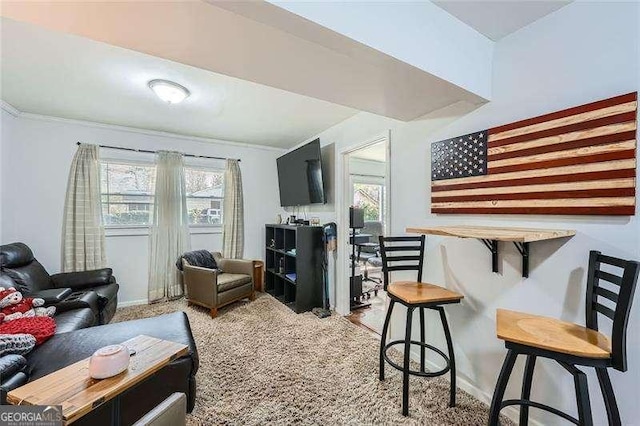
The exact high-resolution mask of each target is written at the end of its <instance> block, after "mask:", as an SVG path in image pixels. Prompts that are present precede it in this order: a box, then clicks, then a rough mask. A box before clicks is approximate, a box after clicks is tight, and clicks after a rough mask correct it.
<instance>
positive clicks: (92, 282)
mask: <svg viewBox="0 0 640 426" xmlns="http://www.w3.org/2000/svg"><path fill="white" fill-rule="evenodd" d="M51 282H52V283H53V286H54V287H56V288H61V287H70V288H72V289H74V290H82V289H85V288H88V287H96V286H99V285H105V284H109V283H112V282H115V280H114V279H113V270H112V269H111V268H102V269H95V270H92V271H79V272H63V273H60V274H54V275H51Z"/></svg>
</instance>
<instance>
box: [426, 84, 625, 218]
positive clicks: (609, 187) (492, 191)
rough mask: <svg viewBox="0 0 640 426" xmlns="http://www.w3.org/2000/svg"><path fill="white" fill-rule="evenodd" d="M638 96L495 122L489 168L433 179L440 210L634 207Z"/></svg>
mask: <svg viewBox="0 0 640 426" xmlns="http://www.w3.org/2000/svg"><path fill="white" fill-rule="evenodd" d="M637 98H638V94H637V92H635V93H629V94H626V95H622V96H617V97H614V98H611V99H606V100H603V101H598V102H593V103H590V104H587V105H583V106H579V107H575V108H570V109H566V110H563V111H558V112H554V113H551V114H546V115H543V116H540V117H536V118H532V119H528V120H523V121H518V122H516V123H513V124H508V125H505V126H500V127H495V128H493V129H489V130H487V134H488V139H487V141H488V143H487V156H486V161H487V163H486V165H487V167H486V174H484V175H482V176H470V177H460V178H451V179H445V180H433V181H432V184H431V211H432V213H442V214H445V213H456V214H465V213H468V214H566V215H634V214H635V195H636V193H635V186H636V185H635V181H636V179H635V178H636V127H637V100H638V99H637ZM433 167H435V166H434V164H433V160H432V168H433Z"/></svg>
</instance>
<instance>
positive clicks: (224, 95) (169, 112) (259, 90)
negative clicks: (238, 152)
mask: <svg viewBox="0 0 640 426" xmlns="http://www.w3.org/2000/svg"><path fill="white" fill-rule="evenodd" d="M0 24H1V28H0V34H1V36H2V51H1V62H2V75H1V80H0V94H1V97H2V100H4V101H5V102H8V103H9V104H11V105H13V106H14V107H15V108H17V109H18V110H20V111H22V112H28V113H34V114H42V115H51V116H56V117H63V118H70V119H78V120H88V121H94V122H99V123H108V124H116V125H122V126H130V127H136V128H141V129H151V130H159V131H167V132H173V133H178V134H182V135H189V136H199V137H206V138H215V139H224V140H229V141H237V142H245V143H251V144H260V145H270V146H275V147H282V148H288V147H291V146H293V145H295V144H297V143H299V142H300V141H301V140H305V139H307V138H309V137H311V136H313V135H315V134H318V133H320V132H321V131H322V130H325V129H326V128H328V127H331V126H332V125H334V124H336V123H338V122H340V121H342V120H344V119H346V118H348V117H350V116H352V115H353V114H355V113H356V112H357V111H356V110H354V109H351V108H348V107H344V106H339V105H336V104H332V103H329V102H326V101H322V100H318V99H314V98H310V97H307V96H302V95H298V94H294V93H291V92H287V91H284V90H280V89H276V88H272V87H268V86H263V85H261V84H257V83H252V82H248V81H244V80H240V79H237V78H233V77H227V76H224V75H221V74H217V73H214V72H211V71H206V70H202V69H199V68H195V67H191V66H188V65H183V64H179V63H176V62H172V61H169V60H165V59H161V58H158V57H155V56H150V55H146V54H143V53H138V52H134V51H131V50H127V49H123V48H120V47H115V46H111V45H108V44H104V43H101V42H96V41H93V40H90V39H86V38H82V37H78V36H74V35H70V34H64V33H59V32H54V31H50V30H46V29H43V28H41V27H37V26H35V25H32V24H25V23H20V22H16V21H13V20H10V19H7V18H2V20H1V21H0ZM156 78H162V79H168V80H172V81H175V82H177V83H180V84H182V85H183V86H185V87H187V88H188V89H189V90H190V91H191V96H190V97H189V98H187V100H185V101H184V102H182V103H181V104H177V105H167V104H164V103H163V102H162V101H160V100H159V99H158V98H157V97H156V96H155V94H154V93H153V92H152V91H151V90H150V89H149V88H148V87H147V83H148V81H149V80H152V79H156Z"/></svg>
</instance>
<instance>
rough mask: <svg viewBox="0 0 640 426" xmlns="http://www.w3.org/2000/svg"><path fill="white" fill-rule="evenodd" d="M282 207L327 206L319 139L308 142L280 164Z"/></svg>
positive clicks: (281, 158) (283, 157)
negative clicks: (325, 204)
mask: <svg viewBox="0 0 640 426" xmlns="http://www.w3.org/2000/svg"><path fill="white" fill-rule="evenodd" d="M277 163H278V183H279V186H280V205H281V206H283V207H287V206H305V205H308V204H324V203H325V202H326V200H325V194H324V185H323V182H322V158H321V155H320V139H316V140H314V141H313V142H309V143H308V144H306V145H303V146H301V147H300V148H298V149H295V150H293V151H291V152H288V153H286V154H285V155H283V156H282V157H279V158H278V160H277Z"/></svg>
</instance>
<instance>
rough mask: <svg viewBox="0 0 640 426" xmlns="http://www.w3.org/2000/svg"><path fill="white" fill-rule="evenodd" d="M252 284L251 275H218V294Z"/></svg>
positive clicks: (226, 273)
mask: <svg viewBox="0 0 640 426" xmlns="http://www.w3.org/2000/svg"><path fill="white" fill-rule="evenodd" d="M250 282H251V276H250V275H244V274H231V273H228V272H225V273H223V274H219V275H218V293H222V292H223V291H227V290H231V289H232V288H236V287H240V286H242V285H243V284H248V283H250Z"/></svg>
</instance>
